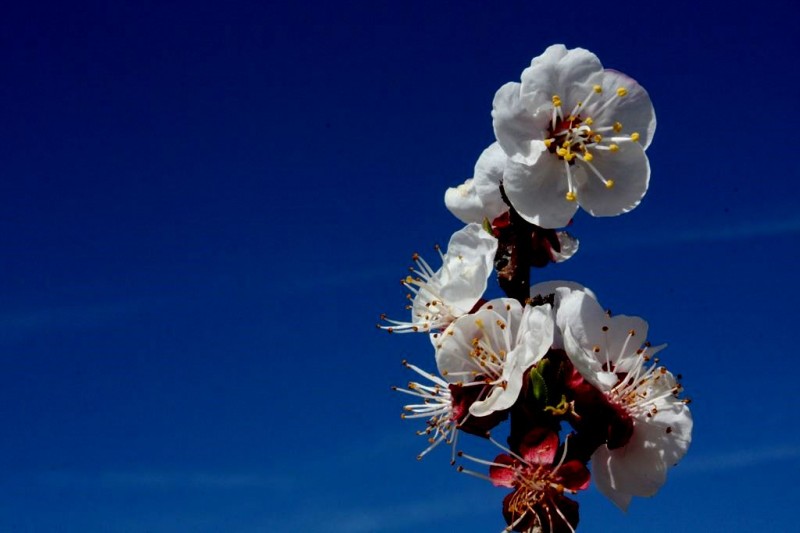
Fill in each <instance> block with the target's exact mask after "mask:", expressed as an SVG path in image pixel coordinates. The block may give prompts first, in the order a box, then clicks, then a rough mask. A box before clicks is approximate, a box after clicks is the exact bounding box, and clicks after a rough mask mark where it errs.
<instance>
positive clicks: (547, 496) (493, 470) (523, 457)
mask: <svg viewBox="0 0 800 533" xmlns="http://www.w3.org/2000/svg"><path fill="white" fill-rule="evenodd" d="M559 449H560V447H559V439H558V435H557V434H556V433H555V432H553V431H551V430H549V429H546V428H535V429H532V430H531V431H530V432H529V433H528V434H527V435H526V436H525V438H524V439H523V441H522V443H521V445H520V449H519V453H514V452H512V451H511V450H506V453H502V454H500V455H498V456H497V457H496V458H495V460H494V461H492V462H489V461H481V460H479V459H475V458H473V457H471V456H465V455H464V454H460V455H461V457H465V458H467V459H470V460H472V461H475V462H478V463H482V464H488V465H489V480H490V481H491V482H492V484H494V485H495V486H496V487H508V488H511V489H514V492H512V493H511V494H509V495H508V496H506V498H505V499H504V500H503V515H504V516H505V518H506V522H507V524H508V528H507V529H508V530H511V531H521V532H526V533H529V532H530V533H534V532H536V533H560V532H571V533H574V531H575V528H576V527H577V525H578V504H577V503H575V502H574V501H573V500H571V499H569V498H567V497H566V496H565V493H569V494H575V493H576V492H577V491H579V490H583V489H586V488H587V487H588V486H589V471H588V470H587V469H586V466H585V465H584V464H583V463H582V462H580V461H574V460H569V461H567V460H565V459H566V457H567V453H566V449H563V448H562V449H561V454H560V456H558V451H559ZM462 471H463V468H462ZM468 473H471V472H468Z"/></svg>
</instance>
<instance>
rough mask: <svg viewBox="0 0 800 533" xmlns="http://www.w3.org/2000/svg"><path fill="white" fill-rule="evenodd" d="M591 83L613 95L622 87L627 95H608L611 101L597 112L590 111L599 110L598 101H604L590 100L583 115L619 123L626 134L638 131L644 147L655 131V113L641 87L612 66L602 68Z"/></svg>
mask: <svg viewBox="0 0 800 533" xmlns="http://www.w3.org/2000/svg"><path fill="white" fill-rule="evenodd" d="M592 83H597V84H598V85H600V86H601V87H602V88H603V93H604V94H606V95H614V94H616V91H617V89H619V88H620V87H623V88H625V89H626V91H627V94H626V95H625V96H624V97H621V98H620V97H614V96H611V98H613V100H612V103H611V104H609V105H608V106H607V107H605V108H604V109H602V111H600V112H599V113H593V111H594V110H596V109H599V107H600V102H603V101H604V100H599V99H598V100H596V101H594V102H591V103H590V104H589V105H587V106H586V110H585V114H586V115H587V116H591V117H592V118H593V119H594V121H595V123H597V124H604V125H612V124H614V123H615V122H619V123H620V124H621V125H622V131H621V133H623V134H627V135H630V134H631V133H634V132H636V133H638V134H639V141H638V142H639V144H641V145H642V148H644V149H647V147H648V146H650V143H651V142H652V140H653V134H654V133H655V131H656V113H655V109H653V103H652V102H651V101H650V95H648V94H647V91H645V90H644V87H642V86H641V85H639V84H638V83H637V82H636V80H634V79H633V78H630V77H628V76H626V75H625V74H623V73H621V72H618V71H616V70H612V69H606V70H605V71H603V73H602V75H600V76H597V77H595V79H593V80H592Z"/></svg>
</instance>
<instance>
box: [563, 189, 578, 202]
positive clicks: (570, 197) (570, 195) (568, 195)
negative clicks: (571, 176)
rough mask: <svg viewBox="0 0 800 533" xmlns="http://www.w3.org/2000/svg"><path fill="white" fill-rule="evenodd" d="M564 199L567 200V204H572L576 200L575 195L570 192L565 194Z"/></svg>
mask: <svg viewBox="0 0 800 533" xmlns="http://www.w3.org/2000/svg"><path fill="white" fill-rule="evenodd" d="M564 197H565V198H566V199H567V201H568V202H574V201H575V198H576V197H575V193H574V192H572V191H567V194H566V195H564Z"/></svg>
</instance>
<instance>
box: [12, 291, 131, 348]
mask: <svg viewBox="0 0 800 533" xmlns="http://www.w3.org/2000/svg"><path fill="white" fill-rule="evenodd" d="M143 308H144V303H143V302H141V301H127V302H104V303H94V304H85V305H72V306H60V307H47V308H42V309H32V310H30V309H29V310H20V311H5V312H2V313H0V341H16V340H20V339H24V338H27V337H29V336H31V335H37V334H40V333H42V332H44V331H48V332H64V331H76V330H77V331H85V330H90V329H93V328H97V327H103V326H106V325H108V324H112V323H115V322H118V321H119V320H120V319H122V318H126V317H129V316H130V315H132V314H135V313H137V312H139V311H140V310H141V309H143Z"/></svg>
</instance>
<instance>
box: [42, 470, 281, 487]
mask: <svg viewBox="0 0 800 533" xmlns="http://www.w3.org/2000/svg"><path fill="white" fill-rule="evenodd" d="M38 479H39V481H40V482H42V483H44V484H47V485H51V486H59V487H71V488H82V489H100V490H139V489H144V490H165V491H172V490H239V489H248V490H254V489H255V490H270V491H284V490H289V489H291V488H292V486H293V485H294V483H293V480H292V479H291V477H289V476H283V475H268V474H261V473H243V472H213V471H167V470H117V471H97V472H84V471H71V470H64V471H54V472H47V473H44V474H41V475H40V476H38Z"/></svg>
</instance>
